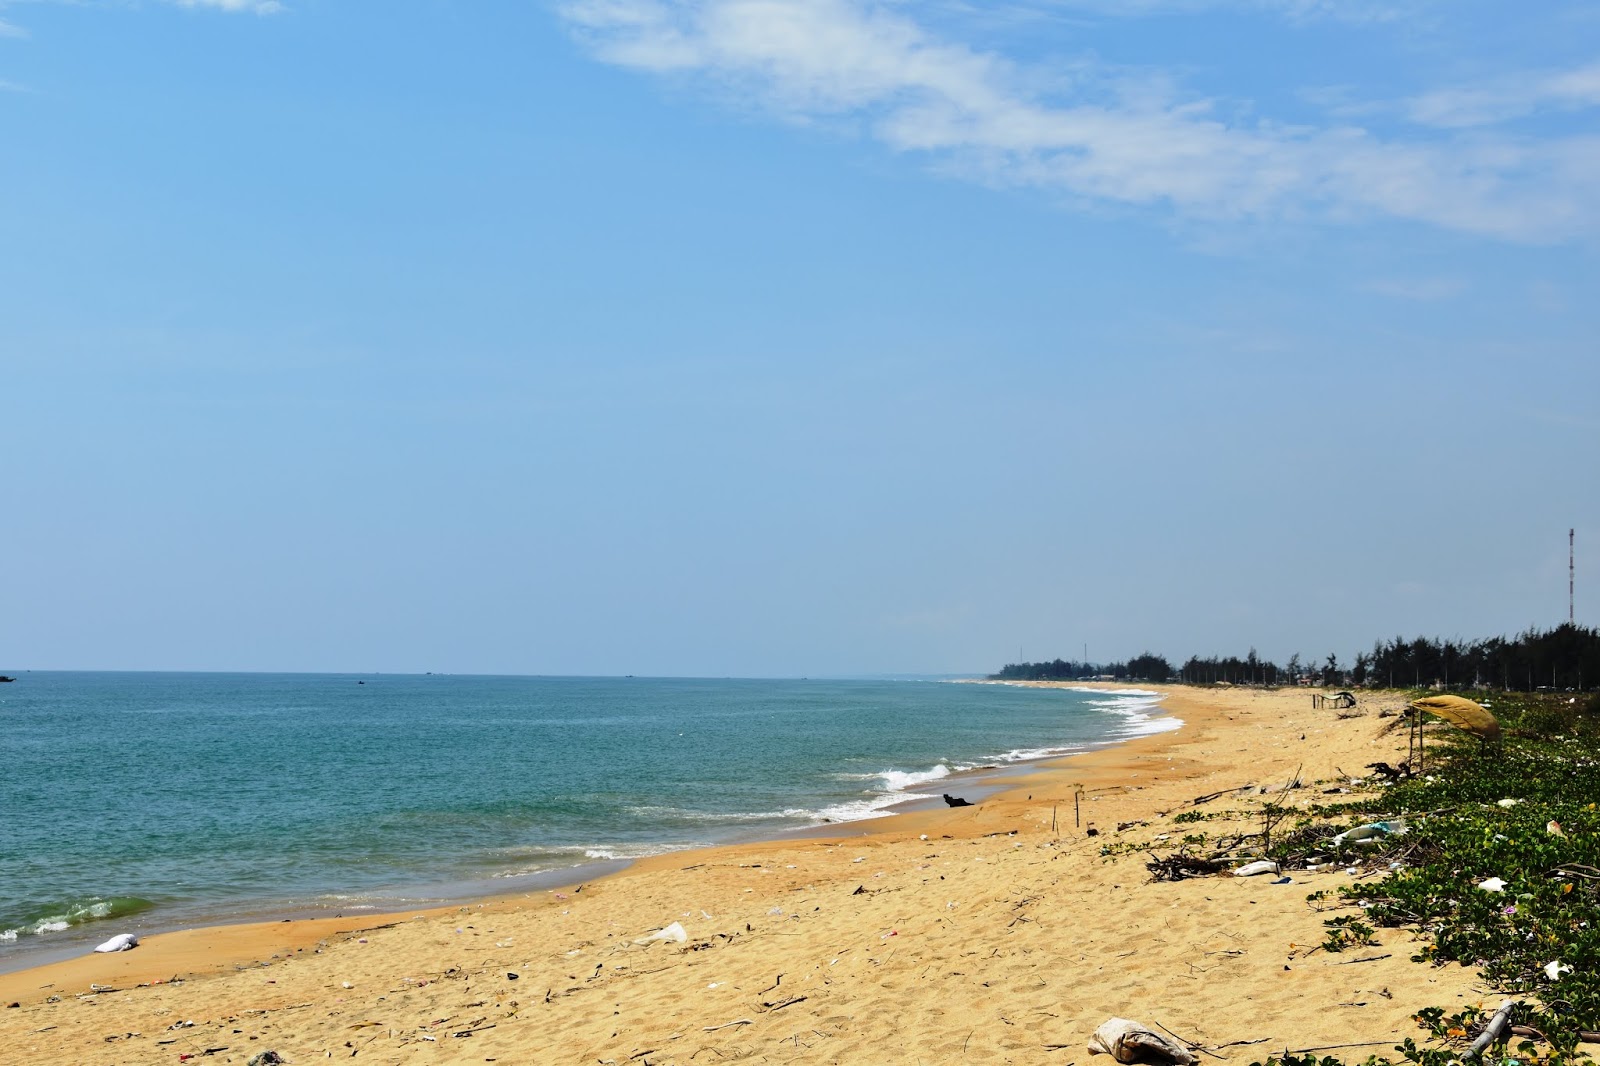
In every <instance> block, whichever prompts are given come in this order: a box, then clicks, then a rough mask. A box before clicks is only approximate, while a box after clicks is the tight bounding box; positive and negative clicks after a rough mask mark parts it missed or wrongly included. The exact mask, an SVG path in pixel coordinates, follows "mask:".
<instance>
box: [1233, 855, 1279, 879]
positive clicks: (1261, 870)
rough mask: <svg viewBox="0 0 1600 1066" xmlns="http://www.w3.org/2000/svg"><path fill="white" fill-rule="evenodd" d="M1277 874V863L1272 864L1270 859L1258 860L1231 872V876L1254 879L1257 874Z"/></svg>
mask: <svg viewBox="0 0 1600 1066" xmlns="http://www.w3.org/2000/svg"><path fill="white" fill-rule="evenodd" d="M1277 872H1278V864H1277V863H1275V862H1273V861H1272V860H1271V859H1260V860H1258V861H1256V862H1251V863H1246V864H1245V865H1243V866H1241V867H1239V868H1238V869H1237V870H1235V871H1233V876H1235V877H1255V876H1257V875H1258V874H1275V873H1277Z"/></svg>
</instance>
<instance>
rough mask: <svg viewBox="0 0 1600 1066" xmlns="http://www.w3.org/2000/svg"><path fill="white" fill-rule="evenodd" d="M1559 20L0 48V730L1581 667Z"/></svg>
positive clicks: (1579, 524) (667, 13) (73, 32)
mask: <svg viewBox="0 0 1600 1066" xmlns="http://www.w3.org/2000/svg"><path fill="white" fill-rule="evenodd" d="M1597 115H1600V7H1597V6H1596V5H1594V4H1592V3H1570V2H1566V0H1550V2H1548V3H1542V4H1537V5H1507V4H1504V3H1498V2H1488V0H1126V2H1120V3H1118V2H1113V0H998V2H995V3H988V4H971V3H968V2H964V0H932V2H925V3H916V2H909V0H905V2H893V0H887V2H866V0H560V2H537V0H532V2H505V0H502V2H482V3H473V4H467V3H451V2H447V0H390V2H387V3H383V4H377V3H356V2H343V0H139V2H131V0H128V2H112V0H99V2H97V0H77V2H57V0H0V551H3V559H4V568H3V574H0V577H3V581H0V670H8V671H12V672H14V671H16V670H23V669H173V670H269V671H299V670H304V671H324V670H326V671H368V670H380V671H398V672H421V671H426V670H433V671H449V672H463V673H515V674H637V675H698V676H724V675H733V676H822V675H835V676H837V675H857V674H876V673H965V672H977V671H988V670H994V669H997V668H999V667H1000V666H1001V665H1002V664H1004V663H1006V662H1011V661H1015V660H1016V659H1017V658H1018V657H1019V656H1021V657H1023V658H1026V659H1030V660H1031V659H1047V658H1054V657H1056V656H1061V657H1064V658H1080V657H1082V655H1083V654H1084V653H1085V651H1086V652H1087V655H1088V657H1089V658H1090V659H1092V660H1094V661H1098V662H1105V661H1110V660H1115V659H1121V658H1126V657H1128V656H1132V655H1136V654H1138V653H1140V652H1143V651H1146V650H1148V651H1153V652H1156V653H1159V654H1164V655H1166V656H1168V657H1169V658H1170V659H1172V660H1174V661H1179V660H1181V659H1183V658H1186V657H1188V656H1189V655H1192V654H1193V655H1202V656H1206V655H1214V654H1215V655H1230V654H1241V655H1242V654H1244V653H1245V652H1246V651H1247V650H1248V649H1249V648H1251V647H1254V648H1256V649H1257V650H1258V651H1259V653H1260V654H1261V655H1263V656H1264V657H1267V658H1269V659H1275V660H1276V661H1279V662H1282V661H1284V660H1286V659H1287V658H1288V657H1289V656H1290V655H1291V654H1299V655H1301V656H1302V657H1303V658H1307V657H1315V658H1316V659H1318V660H1321V659H1322V658H1324V657H1325V656H1326V655H1327V654H1329V653H1330V652H1331V653H1335V654H1337V655H1338V656H1339V658H1340V659H1341V661H1344V662H1348V661H1349V660H1350V659H1351V657H1353V655H1354V654H1355V653H1356V652H1358V651H1362V650H1365V649H1368V648H1370V647H1371V645H1372V643H1373V642H1374V641H1375V640H1378V639H1386V638H1390V637H1395V636H1400V635H1404V636H1406V637H1411V636H1417V635H1424V636H1430V637H1435V636H1438V637H1458V638H1464V639H1472V638H1478V637H1487V636H1493V635H1498V634H1506V633H1512V632H1517V631H1520V630H1522V629H1524V628H1527V627H1529V626H1540V627H1549V626H1553V625H1556V624H1558V623H1560V622H1562V621H1564V620H1565V619H1566V617H1567V608H1568V599H1567V576H1568V574H1567V562H1568V554H1567V547H1568V545H1567V531H1568V530H1569V529H1575V530H1576V543H1577V568H1578V577H1577V584H1578V588H1577V597H1576V616H1577V620H1578V621H1579V622H1580V623H1583V624H1588V625H1595V624H1600V500H1597V486H1600V476H1597V475H1600V410H1597V408H1596V403H1595V398H1596V396H1597V395H1600V352H1597V350H1596V345H1597V338H1600V300H1597V299H1596V296H1597V293H1600V262H1597V244H1600V123H1597Z"/></svg>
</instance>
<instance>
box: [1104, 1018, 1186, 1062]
mask: <svg viewBox="0 0 1600 1066" xmlns="http://www.w3.org/2000/svg"><path fill="white" fill-rule="evenodd" d="M1089 1054H1091V1055H1110V1056H1111V1057H1112V1058H1114V1059H1116V1060H1117V1061H1118V1062H1125V1063H1147V1064H1150V1066H1194V1064H1195V1063H1197V1062H1199V1061H1200V1059H1199V1058H1198V1057H1197V1056H1195V1055H1193V1054H1190V1052H1189V1051H1187V1050H1186V1049H1184V1048H1182V1047H1179V1046H1178V1045H1177V1044H1175V1043H1174V1042H1172V1041H1171V1040H1168V1039H1167V1038H1166V1037H1164V1036H1162V1035H1161V1034H1160V1033H1156V1032H1152V1031H1151V1030H1149V1029H1146V1028H1145V1027H1144V1026H1142V1025H1140V1024H1139V1023H1138V1022H1131V1021H1129V1020H1128V1019H1126V1018H1108V1019H1107V1020H1106V1021H1105V1022H1104V1023H1102V1024H1101V1026H1100V1028H1098V1029H1096V1030H1095V1031H1094V1035H1093V1036H1091V1037H1090V1038H1089Z"/></svg>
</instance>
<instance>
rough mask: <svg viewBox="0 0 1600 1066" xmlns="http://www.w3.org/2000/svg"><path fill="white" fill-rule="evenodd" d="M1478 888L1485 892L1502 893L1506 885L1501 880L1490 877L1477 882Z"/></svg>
mask: <svg viewBox="0 0 1600 1066" xmlns="http://www.w3.org/2000/svg"><path fill="white" fill-rule="evenodd" d="M1478 887H1479V888H1481V889H1483V890H1484V891H1485V892H1504V891H1505V890H1506V883H1505V880H1504V879H1503V878H1499V877H1490V878H1486V879H1485V880H1482V881H1479V882H1478Z"/></svg>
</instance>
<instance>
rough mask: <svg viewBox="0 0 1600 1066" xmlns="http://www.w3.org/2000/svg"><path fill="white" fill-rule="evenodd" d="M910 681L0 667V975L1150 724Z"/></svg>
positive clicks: (572, 861) (836, 809) (1056, 703)
mask: <svg viewBox="0 0 1600 1066" xmlns="http://www.w3.org/2000/svg"><path fill="white" fill-rule="evenodd" d="M1154 704H1155V701H1154V699H1153V698H1152V697H1151V696H1150V695H1149V694H1148V693H1138V692H1125V693H1107V692H1103V691H1102V692H1092V693H1091V692H1078V691H1063V690H1041V689H1028V688H1018V687H1011V686H999V685H968V684H953V683H944V682H927V681H921V682H919V681H806V680H795V681H760V680H689V679H645V678H639V679H635V678H530V677H459V676H433V675H429V676H392V675H381V676H380V675H360V676H357V675H285V674H154V673H125V674H118V673H46V672H31V673H25V674H22V675H20V677H19V680H18V681H16V682H15V683H12V684H5V685H0V969H13V968H15V967H17V966H21V965H29V964H31V963H34V962H38V961H43V960H44V959H45V958H46V957H55V956H59V955H63V954H75V953H77V952H80V951H83V950H86V949H87V947H89V946H91V945H92V943H95V942H98V941H100V940H102V939H105V938H106V937H108V936H110V935H112V934H114V933H119V932H149V931H155V930H159V929H169V928H175V927H181V926H186V925H197V924H207V923H213V922H221V921H230V920H243V919H249V918H260V917H273V916H284V915H290V914H293V915H304V914H323V913H325V914H335V913H350V912H352V911H356V910H360V909H389V908H396V909H400V908H406V907H412V906H417V905H420V904H423V903H434V902H441V901H444V900H449V899H461V898H469V897H472V896H481V895H487V894H491V893H496V892H503V891H514V890H519V889H523V888H527V887H532V886H536V885H537V884H539V883H540V879H541V878H544V879H550V878H554V877H562V876H564V877H568V878H570V877H573V876H583V873H584V872H585V871H581V870H580V871H577V872H576V873H574V868H575V867H580V866H582V865H583V864H585V863H593V862H596V861H606V860H618V859H625V858H628V857H634V856H639V855H643V854H649V853H655V852H661V851H666V850H671V849H677V848H686V847H693V846H696V845H703V844H710V843H717V842H721V841H727V840H731V839H738V838H755V837H770V836H774V835H777V834H779V833H782V832H785V831H789V830H797V829H804V828H807V827H815V826H819V825H822V824H824V823H826V822H840V821H847V820H852V819H860V818H867V817H873V816H876V815H878V814H881V813H883V812H884V810H885V809H886V808H888V807H890V806H892V805H894V804H897V803H900V802H905V801H908V800H912V799H915V798H916V797H918V796H932V797H937V796H938V795H939V794H940V793H941V792H943V791H946V790H948V789H949V788H951V787H955V786H953V785H952V782H951V781H950V780H946V779H947V778H950V777H951V775H957V776H956V778H955V780H956V781H957V782H959V783H960V785H961V787H964V788H968V789H970V788H973V787H975V786H974V785H973V783H972V782H970V781H966V780H963V779H962V778H961V776H960V775H961V774H962V773H963V772H964V771H969V770H972V769H973V768H975V767H983V766H1004V765H1008V764H1016V763H1019V762H1022V761H1026V760H1029V759H1036V758H1042V757H1046V756H1049V755H1055V754H1062V753H1066V752H1072V751H1081V750H1085V749H1087V748H1090V747H1094V746H1097V745H1100V744H1104V743H1108V742H1112V741H1115V740H1117V739H1121V738H1125V737H1128V736H1132V735H1137V734H1140V733H1146V732H1151V731H1153V730H1157V729H1162V728H1169V727H1171V726H1172V725H1173V724H1175V723H1173V722H1172V721H1171V720H1170V719H1163V718H1159V717H1153V713H1154Z"/></svg>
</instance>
